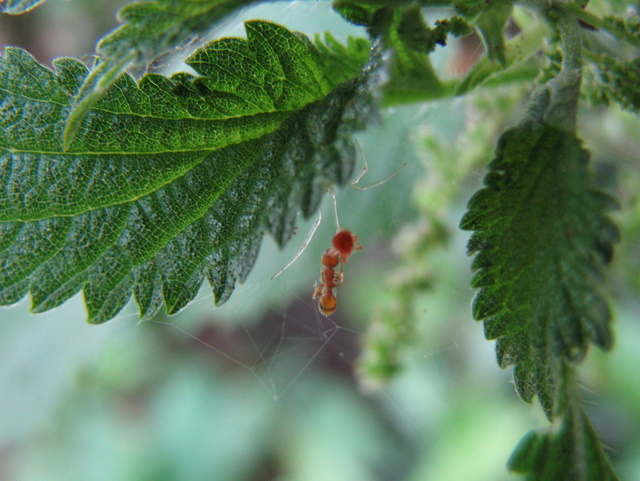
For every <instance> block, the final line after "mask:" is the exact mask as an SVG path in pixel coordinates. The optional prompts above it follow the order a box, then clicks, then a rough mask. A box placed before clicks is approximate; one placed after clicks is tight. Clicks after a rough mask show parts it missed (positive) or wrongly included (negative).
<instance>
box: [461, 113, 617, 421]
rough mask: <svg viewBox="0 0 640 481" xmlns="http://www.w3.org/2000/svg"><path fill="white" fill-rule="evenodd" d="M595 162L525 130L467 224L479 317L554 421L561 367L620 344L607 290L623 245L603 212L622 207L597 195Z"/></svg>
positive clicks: (577, 147) (529, 127)
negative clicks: (617, 246)
mask: <svg viewBox="0 0 640 481" xmlns="http://www.w3.org/2000/svg"><path fill="white" fill-rule="evenodd" d="M588 160H589V154H588V152H587V151H586V150H584V148H583V147H582V146H581V144H580V141H579V140H578V139H577V138H576V137H575V136H574V135H573V134H572V133H570V132H567V131H565V130H561V129H558V128H555V127H552V126H550V125H545V124H542V123H539V122H536V121H531V120H529V121H525V122H523V123H522V124H520V125H519V126H517V127H515V128H512V129H509V130H507V131H506V132H505V133H504V134H503V135H502V137H501V138H500V141H499V143H498V148H497V152H496V157H495V159H494V160H493V161H492V162H491V164H490V165H489V173H488V174H487V176H486V177H485V182H484V183H485V187H484V188H483V189H481V190H480V191H478V192H477V193H476V194H475V195H474V196H473V197H472V199H471V200H470V201H469V206H468V212H467V213H466V214H465V216H464V218H463V219H462V221H461V227H462V228H463V229H466V230H473V231H474V233H473V235H472V236H471V239H470V241H469V245H468V253H469V254H470V255H471V254H475V255H476V257H475V259H474V262H473V269H474V270H475V271H477V273H476V275H475V276H474V278H473V282H472V285H473V287H476V288H479V291H478V292H477V295H476V298H475V300H474V303H473V314H474V317H475V318H476V319H477V320H483V321H484V326H485V334H486V336H487V338H488V339H497V340H498V343H497V353H498V360H499V363H500V365H501V366H502V367H506V366H509V365H512V364H513V365H515V383H516V388H517V390H518V393H519V394H520V396H521V397H522V398H523V399H524V400H526V401H528V402H530V401H531V399H532V397H533V396H534V395H536V394H537V395H538V397H539V399H540V401H541V403H542V405H543V407H544V408H545V411H546V412H547V415H550V413H551V411H552V408H553V404H554V399H555V396H554V386H555V384H556V379H557V376H558V375H559V374H558V368H559V365H560V363H561V362H562V361H563V360H564V359H569V360H574V361H577V360H580V359H581V358H582V357H583V356H584V354H585V352H586V350H587V347H588V344H589V342H593V343H595V344H596V345H598V346H600V347H602V348H604V349H609V348H610V347H611V343H612V338H611V330H610V326H609V321H610V313H609V309H608V307H607V304H606V302H605V300H604V299H603V297H602V295H601V293H600V285H601V283H602V278H603V275H604V274H603V268H604V265H605V264H606V263H607V262H609V260H610V258H611V255H612V244H613V242H615V241H616V240H617V238H618V231H617V229H616V227H615V226H614V224H613V223H612V222H611V221H610V220H609V219H608V218H607V217H606V215H605V212H606V211H608V210H610V209H612V208H615V206H616V204H615V202H614V201H613V199H612V198H611V197H609V196H607V195H605V194H603V193H601V192H598V191H596V190H595V189H594V187H593V185H592V181H591V177H590V175H589V170H588Z"/></svg>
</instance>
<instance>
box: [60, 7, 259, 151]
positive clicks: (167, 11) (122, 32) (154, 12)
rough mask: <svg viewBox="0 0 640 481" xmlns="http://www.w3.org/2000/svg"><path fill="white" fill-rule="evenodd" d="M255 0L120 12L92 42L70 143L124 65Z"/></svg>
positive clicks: (70, 121) (71, 123)
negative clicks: (113, 25)
mask: <svg viewBox="0 0 640 481" xmlns="http://www.w3.org/2000/svg"><path fill="white" fill-rule="evenodd" d="M256 1H257V0H189V1H188V2H185V1H181V0H152V1H146V2H140V3H134V4H132V5H128V6H126V7H124V8H123V9H122V10H120V12H119V13H118V18H119V20H120V21H121V22H122V24H121V25H120V26H119V27H118V28H117V29H116V30H114V31H113V32H111V33H110V34H109V35H107V36H106V37H104V38H103V39H102V40H101V41H100V43H99V44H98V46H97V47H96V54H97V56H98V59H99V63H98V64H97V66H96V67H95V68H94V69H93V70H92V71H91V73H90V74H89V75H87V76H85V78H84V80H83V83H82V86H81V88H80V89H79V90H78V91H77V93H76V95H75V98H74V99H73V108H72V109H71V111H70V114H69V118H68V121H67V126H66V128H65V134H64V145H65V147H69V146H70V144H71V142H72V141H73V140H74V138H75V135H76V134H77V131H78V129H79V128H80V124H81V123H82V121H83V119H84V117H85V116H86V115H87V113H88V112H89V110H90V109H91V108H92V107H93V105H95V103H96V102H98V100H99V99H100V98H101V97H102V95H103V94H104V93H105V92H106V91H107V90H108V89H109V88H111V86H112V85H113V84H114V83H115V82H116V81H117V79H118V78H119V77H120V75H122V74H123V73H124V72H125V70H126V69H127V68H130V67H132V66H136V65H143V64H145V63H147V62H149V61H150V60H152V59H153V58H155V57H156V56H157V55H159V54H161V53H163V52H166V51H167V50H170V49H171V48H173V47H175V46H176V45H180V44H182V43H184V42H186V41H187V40H189V39H192V38H194V37H195V36H197V35H200V34H202V33H205V32H207V31H209V30H210V29H211V27H212V25H214V24H215V23H216V22H219V21H220V20H222V19H223V18H224V17H226V16H227V15H229V14H231V13H234V12H236V11H238V10H239V9H240V8H242V7H245V6H247V5H250V4H252V3H255V2H256Z"/></svg>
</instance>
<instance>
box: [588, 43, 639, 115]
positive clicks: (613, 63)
mask: <svg viewBox="0 0 640 481" xmlns="http://www.w3.org/2000/svg"><path fill="white" fill-rule="evenodd" d="M598 60H599V62H598V65H597V67H595V69H596V70H597V76H598V80H597V86H596V87H595V88H592V91H593V94H592V97H595V100H596V101H599V102H603V103H609V102H617V103H619V104H620V105H621V106H622V107H623V108H625V109H627V110H629V111H631V112H637V111H638V110H640V91H638V84H639V83H640V58H636V59H634V60H630V61H628V62H621V61H619V60H616V59H615V58H613V57H610V56H609V55H600V56H599V57H598ZM592 100H594V98H592Z"/></svg>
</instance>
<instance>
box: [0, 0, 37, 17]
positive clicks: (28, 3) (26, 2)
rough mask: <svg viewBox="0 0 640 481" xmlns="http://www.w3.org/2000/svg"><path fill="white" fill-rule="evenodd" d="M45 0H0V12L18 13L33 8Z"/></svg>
mask: <svg viewBox="0 0 640 481" xmlns="http://www.w3.org/2000/svg"><path fill="white" fill-rule="evenodd" d="M46 1H47V0H2V1H0V13H8V14H9V15H18V14H21V13H26V12H28V11H29V10H33V9H34V8H36V7H37V6H38V5H40V4H41V3H44V2H46Z"/></svg>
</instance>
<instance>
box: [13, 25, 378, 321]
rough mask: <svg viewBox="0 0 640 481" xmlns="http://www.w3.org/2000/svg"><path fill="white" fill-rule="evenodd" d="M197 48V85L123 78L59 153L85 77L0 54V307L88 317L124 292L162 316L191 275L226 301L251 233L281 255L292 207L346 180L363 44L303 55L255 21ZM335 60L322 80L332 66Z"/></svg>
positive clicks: (296, 44)
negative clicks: (77, 308)
mask: <svg viewBox="0 0 640 481" xmlns="http://www.w3.org/2000/svg"><path fill="white" fill-rule="evenodd" d="M246 30H247V39H246V40H243V39H235V38H227V39H221V40H219V41H216V42H213V43H212V44H210V45H208V46H206V47H205V48H203V49H201V50H199V51H197V52H196V53H195V54H194V55H192V56H191V57H190V59H188V62H187V63H188V64H189V65H190V66H191V67H192V68H194V69H195V70H196V71H197V72H198V74H199V76H197V77H194V76H191V75H188V74H177V75H174V76H173V77H171V78H165V77H162V76H160V75H147V76H145V77H143V78H142V79H141V80H140V82H139V83H136V82H134V81H133V80H132V79H131V77H129V76H123V77H122V78H121V79H120V80H118V82H117V83H116V84H114V86H113V87H112V88H111V89H110V90H109V91H108V92H107V94H106V95H105V96H104V97H103V98H102V99H101V100H100V101H99V102H98V103H97V104H96V105H95V106H94V108H93V109H92V110H91V111H90V112H89V115H88V116H87V117H86V119H85V121H84V123H83V124H82V127H81V128H80V130H79V131H78V134H77V136H76V137H75V139H74V141H73V143H72V144H71V146H70V149H69V150H68V151H64V149H63V148H62V134H63V130H64V128H65V120H66V118H67V116H68V114H69V110H70V105H71V98H72V97H73V95H74V94H75V92H76V91H77V89H78V88H79V86H80V85H81V84H82V82H83V80H84V78H85V77H86V75H87V71H86V68H85V67H84V66H83V65H82V64H80V63H79V62H77V61H75V60H72V59H59V60H57V61H56V62H55V68H56V72H55V73H53V72H51V71H50V70H48V69H46V68H45V67H43V66H41V65H39V64H37V62H35V60H34V59H33V58H31V57H30V56H29V55H28V54H26V53H25V52H23V51H21V50H19V49H6V51H5V55H4V56H3V57H2V58H0V95H1V97H0V114H1V117H0V118H1V128H2V131H3V132H4V134H3V136H2V138H1V141H0V189H1V195H0V220H1V221H2V223H1V224H0V266H1V267H2V269H1V270H0V304H10V303H13V302H16V301H18V300H19V299H21V298H22V297H23V296H25V295H26V294H27V293H28V292H30V293H31V296H32V301H33V303H32V309H33V310H34V311H35V312H42V311H45V310H48V309H51V308H53V307H55V306H57V305H60V304H61V303H62V302H64V301H65V300H66V299H68V298H69V297H71V296H72V295H74V294H75V293H77V292H78V291H79V290H81V289H83V290H84V296H85V301H86V304H87V307H88V311H89V321H90V322H103V321H105V320H108V319H110V318H112V317H113V316H114V315H116V314H117V313H118V312H119V311H120V309H122V307H123V306H124V305H125V304H126V303H127V302H128V300H129V299H130V296H131V294H132V293H133V294H134V295H135V299H136V301H137V303H138V305H139V308H140V313H141V317H142V318H143V319H144V318H149V317H151V316H153V315H154V314H155V313H156V312H157V311H158V309H159V308H160V307H161V306H162V304H163V302H164V303H165V304H166V308H167V311H168V312H169V313H175V312H177V311H178V310H179V309H180V308H182V307H183V306H184V305H185V304H186V303H188V302H189V301H190V300H191V299H193V297H194V296H195V295H196V294H197V292H198V290H199V288H200V285H201V283H202V281H203V280H204V278H207V279H208V280H209V282H210V283H211V285H212V287H213V290H214V294H215V296H216V302H217V303H218V304H219V303H221V302H224V301H225V300H226V299H227V298H228V297H229V295H230V294H231V292H232V290H233V287H234V285H235V282H236V281H240V282H242V281H243V280H244V279H245V278H246V276H247V275H248V273H249V270H250V269H251V266H252V265H253V262H254V260H255V258H256V255H257V252H258V248H259V245H260V242H261V239H262V235H263V233H264V231H265V230H266V231H268V232H270V233H272V234H273V235H274V237H275V238H276V240H277V241H278V242H279V243H280V244H282V243H283V242H284V241H285V240H286V239H288V238H289V237H290V235H291V232H292V229H293V225H294V222H295V217H296V214H297V212H298V211H299V210H302V211H303V214H304V215H305V216H309V215H310V214H311V213H312V212H313V211H314V210H315V209H316V208H317V206H318V204H319V202H320V200H321V197H322V195H323V193H324V192H325V189H326V185H327V184H334V183H335V184H343V183H344V182H346V181H347V180H348V178H349V176H350V174H351V172H352V169H353V162H354V155H353V148H352V146H351V141H350V136H351V134H352V133H353V131H354V130H355V129H359V128H362V127H363V126H364V122H365V120H366V118H367V116H368V115H370V109H371V105H372V101H371V100H372V99H371V98H370V94H369V89H368V88H367V85H366V84H367V82H370V81H372V79H373V77H374V75H373V74H372V75H369V76H359V74H360V68H361V67H362V65H363V64H364V63H365V62H366V58H367V55H368V51H369V45H368V42H365V41H351V42H350V43H349V45H348V46H346V47H344V46H341V45H338V44H337V43H336V42H335V41H333V39H331V38H330V37H328V38H327V40H326V43H325V44H322V43H319V44H318V47H315V46H313V45H312V44H311V43H310V42H309V40H308V39H306V37H303V36H300V35H296V34H293V33H291V32H289V31H287V30H286V29H284V28H283V27H279V26H276V25H273V24H270V23H266V22H258V21H256V22H248V23H247V24H246ZM337 64H339V65H341V67H342V68H341V70H339V71H336V69H335V66H336V65H337Z"/></svg>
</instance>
